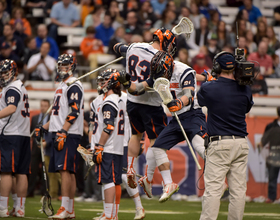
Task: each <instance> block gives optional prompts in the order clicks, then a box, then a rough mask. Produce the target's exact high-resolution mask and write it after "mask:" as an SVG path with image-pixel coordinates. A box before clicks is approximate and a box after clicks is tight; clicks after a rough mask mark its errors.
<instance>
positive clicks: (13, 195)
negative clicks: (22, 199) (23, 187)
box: [12, 193, 17, 208]
mask: <svg viewBox="0 0 280 220" xmlns="http://www.w3.org/2000/svg"><path fill="white" fill-rule="evenodd" d="M12 199H13V201H14V205H13V208H16V207H17V194H16V193H15V194H12Z"/></svg>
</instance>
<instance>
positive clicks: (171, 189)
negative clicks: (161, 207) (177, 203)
mask: <svg viewBox="0 0 280 220" xmlns="http://www.w3.org/2000/svg"><path fill="white" fill-rule="evenodd" d="M178 190H179V186H178V184H176V183H170V184H166V185H165V186H164V188H163V194H162V196H161V197H160V199H159V200H158V201H159V202H165V201H166V200H168V199H169V198H170V197H171V196H172V195H173V194H174V193H175V192H178Z"/></svg>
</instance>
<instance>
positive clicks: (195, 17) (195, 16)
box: [190, 2, 204, 29]
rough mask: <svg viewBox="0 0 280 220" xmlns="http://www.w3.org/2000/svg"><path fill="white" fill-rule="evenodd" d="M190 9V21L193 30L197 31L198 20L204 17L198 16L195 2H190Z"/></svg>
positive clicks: (198, 26)
mask: <svg viewBox="0 0 280 220" xmlns="http://www.w3.org/2000/svg"><path fill="white" fill-rule="evenodd" d="M190 9H191V14H190V19H191V21H192V22H193V26H194V29H199V28H200V20H201V18H203V17H204V15H203V14H200V12H199V8H198V6H197V4H196V3H195V2H191V5H190Z"/></svg>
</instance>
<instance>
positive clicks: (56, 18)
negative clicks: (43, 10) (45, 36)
mask: <svg viewBox="0 0 280 220" xmlns="http://www.w3.org/2000/svg"><path fill="white" fill-rule="evenodd" d="M50 17H51V22H52V24H51V26H50V29H49V36H50V37H52V38H53V39H54V40H57V27H77V26H78V25H79V24H80V15H79V12H78V10H77V8H76V6H75V5H74V4H73V3H71V0H62V1H61V2H58V3H56V4H55V5H54V6H53V7H52V10H51V15H50Z"/></svg>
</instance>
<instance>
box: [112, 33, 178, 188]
mask: <svg viewBox="0 0 280 220" xmlns="http://www.w3.org/2000/svg"><path fill="white" fill-rule="evenodd" d="M114 50H115V51H116V52H117V53H119V54H120V55H122V56H126V72H127V73H129V74H130V76H131V81H130V80H129V81H127V80H125V79H121V78H120V82H121V83H122V84H123V85H124V86H125V88H126V89H128V92H129V93H128V100H127V112H128V116H129V119H130V124H131V128H132V136H131V139H130V141H129V143H128V166H127V168H128V171H127V180H128V185H129V186H130V187H131V188H136V187H137V182H136V175H135V167H134V160H135V158H137V156H138V153H139V149H140V141H141V138H142V135H143V133H144V132H145V131H146V133H147V136H148V138H149V140H150V146H152V145H153V144H154V142H155V139H156V138H157V136H158V135H159V134H160V132H161V131H162V130H163V129H164V127H165V126H166V124H167V117H166V114H165V113H164V110H163V108H162V106H161V98H160V96H159V94H157V93H155V92H151V93H149V92H145V89H148V87H152V86H153V79H152V78H149V76H150V61H151V59H152V58H153V56H154V55H155V54H156V53H157V52H158V51H159V50H164V51H168V52H169V53H171V54H173V55H174V53H175V51H176V39H175V35H174V34H173V33H172V32H171V31H169V30H167V29H165V28H161V29H158V30H156V31H155V33H154V35H153V43H152V44H148V43H134V44H131V45H130V46H129V47H128V46H127V45H124V44H122V43H120V44H116V45H115V46H114ZM131 82H132V83H131ZM146 158H150V159H151V160H148V159H147V161H148V163H147V165H148V167H149V166H150V167H151V170H154V169H155V168H156V162H155V160H154V159H153V158H154V155H153V151H152V150H151V149H150V148H149V149H148V151H147V153H146ZM147 175H148V176H150V177H151V178H149V180H152V176H153V174H149V173H147Z"/></svg>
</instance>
